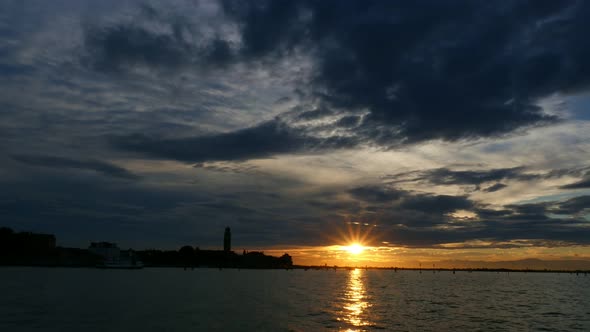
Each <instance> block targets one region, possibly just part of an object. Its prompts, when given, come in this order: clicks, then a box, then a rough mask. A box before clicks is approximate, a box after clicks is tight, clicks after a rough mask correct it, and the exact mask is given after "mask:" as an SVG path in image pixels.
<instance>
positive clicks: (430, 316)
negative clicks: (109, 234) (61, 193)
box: [0, 267, 590, 331]
mask: <svg viewBox="0 0 590 332" xmlns="http://www.w3.org/2000/svg"><path fill="white" fill-rule="evenodd" d="M374 330H375V331H376V330H380V331H590V276H583V275H580V276H576V275H575V274H557V273H526V274H525V273H510V274H507V273H491V272H485V273H484V272H474V273H467V272H457V273H456V274H452V273H451V272H439V273H432V272H426V271H425V272H423V273H422V274H419V273H418V272H416V271H398V272H397V273H396V272H394V271H371V270H369V271H366V270H353V271H344V270H342V271H332V270H330V271H302V270H294V271H284V270H227V269H226V270H217V269H195V270H192V271H183V270H182V269H156V268H147V269H143V270H133V271H129V270H98V269H96V270H95V269H65V268H23V267H8V268H6V267H5V268H0V331H374Z"/></svg>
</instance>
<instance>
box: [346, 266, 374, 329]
mask: <svg viewBox="0 0 590 332" xmlns="http://www.w3.org/2000/svg"><path fill="white" fill-rule="evenodd" d="M362 277H363V270H361V269H354V270H351V271H350V275H349V279H348V287H347V289H346V292H345V293H344V299H345V301H346V302H345V305H344V310H343V311H342V317H341V320H343V321H345V322H348V323H350V324H351V325H353V326H354V327H357V328H358V327H363V326H367V325H369V322H368V321H367V320H366V316H367V313H366V311H367V309H368V308H369V307H370V306H371V305H370V304H369V302H367V297H366V295H365V285H364V282H363V278H362ZM346 331H350V332H352V331H362V329H348V330H346Z"/></svg>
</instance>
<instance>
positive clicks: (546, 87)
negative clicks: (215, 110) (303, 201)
mask: <svg viewBox="0 0 590 332" xmlns="http://www.w3.org/2000/svg"><path fill="white" fill-rule="evenodd" d="M222 8H223V11H224V14H225V16H224V18H223V20H224V21H217V23H218V24H221V22H225V21H227V22H231V23H233V24H235V25H236V26H237V27H238V34H239V35H240V37H241V38H240V41H239V42H235V41H231V42H230V41H228V40H226V39H224V38H226V36H223V35H222V34H218V35H215V36H214V37H208V38H205V37H203V36H202V35H200V34H199V33H198V31H197V30H198V28H196V27H195V26H192V25H190V24H186V23H182V22H183V21H182V20H180V21H179V19H178V18H175V19H174V20H172V19H168V20H167V21H166V20H163V19H162V18H159V21H158V22H159V23H162V22H164V23H166V24H168V25H169V29H167V31H169V32H166V33H164V34H163V33H157V32H154V31H151V30H149V29H147V28H145V27H142V26H140V25H137V26H134V25H129V24H128V23H125V24H119V25H117V24H115V25H112V26H107V27H102V28H95V29H88V30H87V31H86V48H87V50H88V51H89V54H90V57H91V59H92V60H91V62H92V63H94V64H95V65H97V66H98V67H104V68H106V69H109V68H110V69H120V68H122V67H124V66H125V65H128V64H130V65H134V64H141V65H145V66H151V67H164V68H177V67H179V66H185V65H187V64H190V65H195V67H199V68H221V67H223V66H225V65H228V64H234V63H246V64H250V63H253V62H255V63H267V64H268V63H272V62H273V61H275V60H280V59H283V58H289V57H290V56H291V55H294V54H301V53H303V54H306V55H307V56H309V57H310V58H311V59H312V61H313V65H314V70H313V73H312V75H311V79H310V81H302V82H300V86H299V87H298V88H299V89H300V90H302V91H307V95H308V96H313V98H314V100H316V101H318V102H319V103H320V104H322V106H321V107H322V108H324V109H334V110H346V111H347V112H368V113H366V116H363V117H362V118H361V117H354V116H350V114H349V115H348V116H346V117H344V118H342V119H341V120H340V121H339V122H338V123H337V124H336V126H339V127H340V128H343V129H346V130H349V131H350V134H351V135H352V136H356V141H355V143H356V144H359V143H361V142H362V143H366V144H376V145H380V146H386V147H391V146H398V145H399V144H404V143H414V142H420V141H425V140H431V139H443V140H451V141H453V140H460V139H469V138H476V137H494V136H498V135H503V134H507V133H510V132H512V131H515V130H517V129H519V128H523V127H530V126H536V125H543V124H550V123H554V122H556V121H558V120H559V119H558V118H557V117H555V116H553V115H548V114H547V113H544V112H543V110H542V109H541V108H540V107H539V106H537V104H536V103H537V102H538V99H539V98H541V97H545V96H548V95H551V94H553V93H559V92H562V93H572V92H576V91H580V90H583V89H586V88H587V86H588V84H589V83H590V63H589V62H590V61H589V60H588V59H590V42H588V41H587V40H586V39H585V38H581V37H580V33H579V31H585V30H587V28H590V26H589V23H588V20H586V17H587V16H588V14H590V4H588V3H586V2H566V1H560V2H556V1H510V2H503V3H502V4H492V3H489V2H486V1H452V2H447V1H444V2H441V1H418V2H412V3H408V2H404V1H298V2H295V1H287V2H284V1H281V2H276V1H257V2H243V1H233V0H227V1H222ZM149 12H150V13H151V14H150V15H148V16H149V17H148V19H152V17H153V16H154V15H156V14H157V12H158V11H157V9H156V8H152V9H151V10H150V11H149ZM179 22H180V23H179ZM187 35H188V36H191V38H188V37H187ZM328 112H334V111H328ZM336 112H338V111H336ZM321 115H322V112H321V111H308V112H304V113H302V114H301V117H300V118H299V119H300V120H305V119H311V118H315V117H320V116H321ZM310 130H313V128H311V129H310ZM240 134H241V133H236V134H235V135H238V136H239V135H240ZM226 137H227V136H226ZM276 138H277V139H284V140H285V141H284V142H283V143H284V144H285V145H286V146H291V147H292V146H293V143H294V142H293V141H292V140H291V137H289V136H278V137H276ZM195 140H196V141H198V140H199V139H195ZM168 143H169V142H165V143H164V142H162V143H158V142H153V144H155V145H162V144H168ZM274 144H275V142H269V143H268V144H267V145H268V147H269V150H268V151H265V152H263V151H260V150H256V151H255V152H254V153H253V154H252V155H251V156H247V155H246V153H243V154H240V155H241V156H240V158H249V157H256V156H257V155H271V154H275V153H281V151H280V150H282V149H277V148H276V147H273V145H274ZM328 145H330V144H329V143H328ZM129 146H131V145H129ZM312 146H313V145H312ZM334 147H338V145H336V146H334ZM301 148H302V149H304V148H305V146H301ZM152 150H153V152H157V151H161V149H159V148H158V147H154V148H153V149H152ZM243 150H245V149H243ZM286 150H288V148H287V149H286ZM194 153H195V156H194V157H192V158H194V159H196V160H203V158H205V157H204V156H206V155H211V153H210V151H204V152H201V151H198V150H194ZM180 155H182V154H166V153H163V154H161V156H166V157H175V156H180ZM220 157H221V156H215V157H214V158H215V159H216V160H217V159H218V158H220ZM182 159H183V160H186V159H190V157H188V156H184V155H183V156H182Z"/></svg>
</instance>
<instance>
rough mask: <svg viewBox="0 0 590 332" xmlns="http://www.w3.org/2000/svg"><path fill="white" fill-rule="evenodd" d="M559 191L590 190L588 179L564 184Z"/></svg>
mask: <svg viewBox="0 0 590 332" xmlns="http://www.w3.org/2000/svg"><path fill="white" fill-rule="evenodd" d="M560 188H561V189H587V188H590V179H584V180H581V181H578V182H574V183H570V184H566V185H565V186H561V187H560Z"/></svg>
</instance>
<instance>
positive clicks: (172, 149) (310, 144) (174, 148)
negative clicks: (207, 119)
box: [113, 120, 353, 162]
mask: <svg viewBox="0 0 590 332" xmlns="http://www.w3.org/2000/svg"><path fill="white" fill-rule="evenodd" d="M113 144H114V146H115V147H118V148H122V149H127V150H133V151H140V152H143V153H146V154H149V155H153V156H157V157H166V158H172V159H177V160H183V161H190V162H203V161H215V160H245V159H252V158H269V157H271V156H273V155H275V154H284V153H297V152H301V151H305V152H313V151H323V150H329V149H335V148H342V147H349V146H352V145H353V142H351V141H350V140H349V139H348V138H345V137H342V138H338V137H332V138H330V139H326V140H320V139H317V138H314V137H310V136H306V135H305V134H304V133H302V132H300V131H298V130H295V129H293V128H290V127H289V126H286V125H285V124H283V123H281V122H279V121H274V120H273V121H269V122H264V123H262V124H259V125H257V126H254V127H250V128H246V129H242V130H238V131H233V132H229V133H221V134H214V135H207V136H198V137H189V138H179V139H169V140H166V139H151V138H149V137H145V136H131V137H119V138H117V139H115V140H114V141H113Z"/></svg>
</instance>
